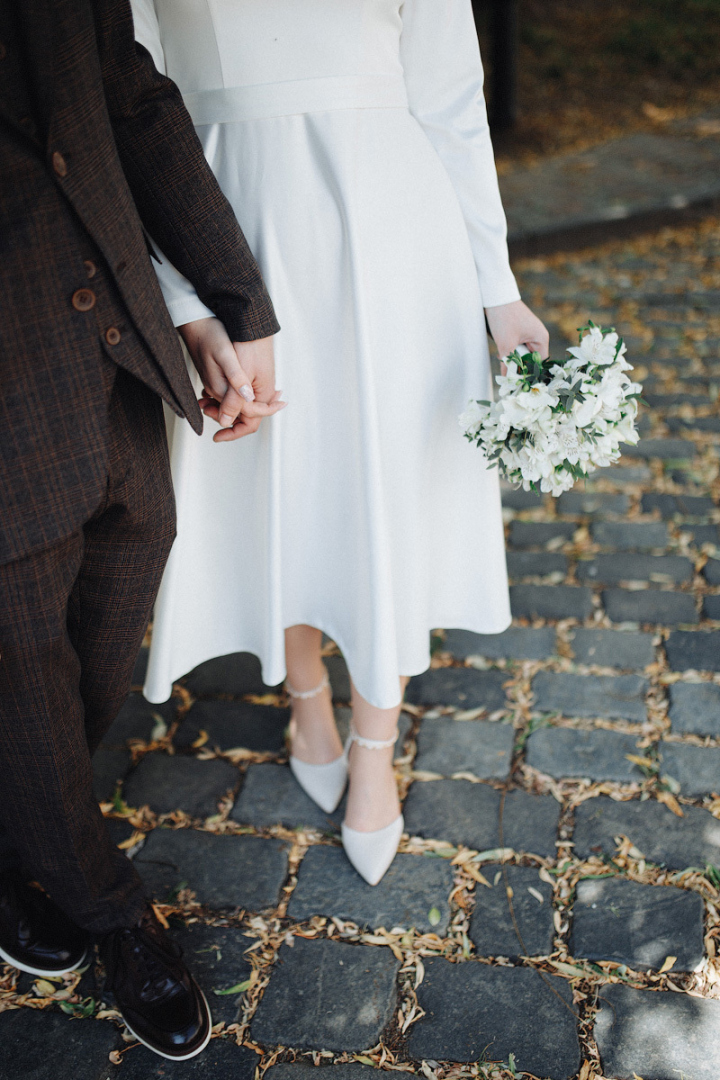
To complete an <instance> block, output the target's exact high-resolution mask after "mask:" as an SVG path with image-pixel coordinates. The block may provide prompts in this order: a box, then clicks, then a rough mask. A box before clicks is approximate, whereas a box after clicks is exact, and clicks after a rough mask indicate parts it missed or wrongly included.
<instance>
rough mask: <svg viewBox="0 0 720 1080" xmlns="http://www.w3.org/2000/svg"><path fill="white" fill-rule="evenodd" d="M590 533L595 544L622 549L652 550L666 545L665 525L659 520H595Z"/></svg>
mask: <svg viewBox="0 0 720 1080" xmlns="http://www.w3.org/2000/svg"><path fill="white" fill-rule="evenodd" d="M590 531H591V535H592V538H593V540H594V541H595V543H596V544H602V545H603V547H612V548H620V549H622V550H624V551H632V550H636V551H653V550H655V549H656V548H664V547H667V544H668V531H667V525H665V524H663V523H662V522H660V521H595V522H593V524H592V528H591V530H590Z"/></svg>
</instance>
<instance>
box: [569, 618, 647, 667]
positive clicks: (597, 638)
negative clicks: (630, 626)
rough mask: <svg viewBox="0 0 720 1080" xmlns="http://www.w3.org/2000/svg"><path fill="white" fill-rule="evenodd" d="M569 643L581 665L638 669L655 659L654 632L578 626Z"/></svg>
mask: <svg viewBox="0 0 720 1080" xmlns="http://www.w3.org/2000/svg"><path fill="white" fill-rule="evenodd" d="M570 644H571V646H572V650H573V653H574V654H575V659H576V660H577V661H579V663H581V664H597V665H598V667H617V668H627V669H636V668H644V667H646V666H647V665H648V664H651V663H652V662H653V660H654V659H655V649H654V647H653V636H652V634H640V633H634V632H632V631H629V630H589V629H588V630H585V629H583V628H582V627H578V628H577V629H576V630H573V631H572V634H571V641H570Z"/></svg>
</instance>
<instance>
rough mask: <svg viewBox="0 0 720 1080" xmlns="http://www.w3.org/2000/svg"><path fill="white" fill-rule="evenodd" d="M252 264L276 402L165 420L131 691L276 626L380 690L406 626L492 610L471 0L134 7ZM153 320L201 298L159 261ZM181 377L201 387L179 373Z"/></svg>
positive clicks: (483, 146) (419, 642)
mask: <svg viewBox="0 0 720 1080" xmlns="http://www.w3.org/2000/svg"><path fill="white" fill-rule="evenodd" d="M133 12H134V17H135V27H136V35H137V37H138V40H139V41H140V42H142V44H144V45H145V46H146V47H147V48H148V49H149V51H150V52H151V54H152V56H153V58H154V60H155V63H156V64H157V66H158V67H159V68H160V69H161V70H164V71H166V72H167V74H168V75H169V76H170V77H171V78H172V79H174V80H175V82H176V83H177V84H178V86H179V87H180V89H181V91H182V93H183V96H184V99H185V102H186V104H187V107H188V109H189V111H190V114H191V115H192V117H193V120H194V122H195V124H196V127H197V131H198V134H199V136H200V139H201V140H202V143H203V146H204V148H205V153H206V156H207V159H208V161H209V163H210V165H211V166H212V168H213V170H214V172H215V174H216V175H217V177H218V180H219V182H220V184H221V186H222V188H223V190H224V191H225V194H226V195H227V197H228V198H229V200H230V202H231V203H232V205H233V208H234V210H235V212H236V214H237V217H238V219H239V221H240V224H241V225H242V228H243V230H244V232H245V235H246V236H247V238H248V241H249V243H250V246H251V248H252V249H253V251H254V253H255V255H256V256H257V258H258V261H259V263H260V265H261V268H262V271H263V274H264V276H265V280H266V282H267V285H268V288H269V291H270V294H271V296H272V298H273V301H274V303H275V307H276V311H277V315H278V318H279V321H280V323H281V326H282V331H281V333H280V334H279V335H278V336H277V338H276V349H277V352H276V355H277V376H278V382H277V385H278V386H280V387H282V389H283V391H284V395H285V397H286V399H287V401H288V402H289V405H288V408H287V409H286V410H285V411H284V412H282V413H281V414H279V415H278V416H276V417H274V418H273V419H272V420H270V421H269V422H267V421H266V422H265V423H263V425H262V427H261V429H260V431H259V433H258V434H256V435H253V436H250V437H247V438H244V439H242V440H240V441H238V442H234V443H231V444H228V445H218V444H215V443H213V442H212V434H213V431H214V430H216V428H215V426H214V424H213V423H212V422H211V421H208V422H207V423H206V431H205V433H204V435H203V436H202V437H201V438H200V439H198V437H197V436H196V435H194V434H193V432H192V431H191V430H190V427H189V426H188V425H187V424H186V423H185V422H184V421H180V420H177V419H176V418H175V417H169V421H168V422H169V435H170V443H171V455H172V468H173V476H174V482H175V490H176V497H177V507H178V536H177V540H176V542H175V546H174V547H173V550H172V554H171V556H170V561H169V563H168V566H167V570H166V572H165V577H164V580H163V584H162V588H161V591H160V595H159V598H158V602H157V605H156V612H155V622H154V629H153V639H152V649H151V654H150V664H149V669H148V675H147V683H146V688H145V693H146V696H147V697H148V698H149V699H150V700H151V701H163V700H165V699H166V698H167V697H168V696H169V694H170V692H171V686H172V682H173V680H174V679H177V678H178V677H180V676H182V675H183V674H185V673H187V672H188V671H190V670H191V669H192V668H193V667H195V666H196V665H197V664H199V663H201V662H202V661H204V660H207V659H209V658H210V657H214V656H220V655H224V654H227V653H232V652H237V651H249V652H253V653H256V654H257V655H258V656H259V657H260V659H261V661H262V668H263V676H264V679H265V681H266V682H267V683H269V684H273V685H274V684H276V683H278V682H280V681H281V680H282V679H283V678H284V675H285V660H284V647H283V629H284V628H285V627H287V626H292V625H294V624H297V623H309V624H310V625H311V626H316V627H319V628H321V629H322V630H324V631H325V632H326V633H327V634H328V635H329V636H330V637H331V638H332V639H333V640H334V641H336V642H337V644H338V645H339V647H340V648H341V649H342V652H343V654H344V655H345V658H346V660H347V662H348V666H349V668H350V672H351V674H352V677H353V679H354V681H355V683H356V685H357V687H358V690H359V691H360V693H361V694H362V695H363V696H364V697H365V698H366V699H367V700H369V701H370V702H371V703H373V704H374V705H377V706H379V707H381V708H388V707H390V706H393V705H395V704H396V703H397V699H398V675H399V674H402V675H413V674H417V673H419V672H420V671H423V670H424V669H425V668H427V666H428V663H429V652H428V646H429V631H430V630H431V628H433V627H439V626H444V627H463V628H466V629H469V630H474V631H477V632H479V633H496V632H499V631H502V630H503V629H505V627H506V626H507V625H508V624H509V622H510V609H509V603H508V589H507V577H506V570H505V554H504V544H503V532H502V519H501V509H500V495H499V489H498V478H497V472H496V471H487V469H486V465H485V462H484V460H483V458H482V456H481V454H480V453H479V451H478V450H476V449H475V448H473V447H471V446H470V444H469V443H467V442H466V441H465V440H464V438H463V437H462V433H461V431H460V428H459V427H458V422H457V417H458V414H459V413H460V412H461V411H462V410H463V409H464V408H465V406H466V404H467V401H468V399H469V398H488V397H489V396H490V395H491V380H490V372H489V358H488V350H487V340H486V334H485V324H484V315H483V305H484V306H493V305H497V304H504V303H509V302H510V301H513V300H516V299H518V295H519V294H518V291H517V287H516V284H515V280H514V278H513V275H512V273H511V270H510V267H509V263H508V254H507V245H506V240H505V218H504V214H503V210H502V206H501V202H500V196H499V193H498V186H497V178H496V174H495V166H494V161H493V155H492V148H491V144H490V138H489V134H488V127H487V121H486V114H485V105H484V101H483V96H482V68H481V64H480V57H479V53H478V46H477V37H476V35H475V29H474V24H473V17H472V10H471V4H470V0H405V2H404V3H402V2H401V0H133ZM159 277H160V281H161V285H162V287H163V292H164V295H165V298H166V300H167V303H168V307H169V309H170V313H171V315H172V318H173V321H174V323H175V325H181V324H182V323H185V322H188V321H190V320H192V319H196V318H202V317H204V316H206V315H209V314H212V313H211V312H209V311H208V310H207V309H206V308H205V307H204V305H203V304H202V303H201V302H200V301H199V299H198V297H197V296H196V294H195V292H194V290H193V289H192V287H191V286H190V285H189V283H188V282H187V281H185V279H184V278H182V277H181V276H180V275H179V274H178V273H177V272H176V271H174V269H173V268H172V267H171V266H169V265H168V264H167V262H164V264H163V266H162V267H161V268H160V269H159ZM196 386H198V388H199V384H198V382H197V379H196Z"/></svg>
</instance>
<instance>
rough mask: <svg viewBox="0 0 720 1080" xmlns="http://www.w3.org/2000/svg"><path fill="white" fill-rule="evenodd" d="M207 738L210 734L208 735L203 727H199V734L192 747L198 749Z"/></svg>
mask: <svg viewBox="0 0 720 1080" xmlns="http://www.w3.org/2000/svg"><path fill="white" fill-rule="evenodd" d="M209 738H210V736H209V735H208V733H207V731H206V730H205V728H200V734H199V735H198V737H197V739H196V740H195V742H194V743H193V749H194V750H198V749H199V748H200V747H201V746H204V745H205V743H206V742H207V741H208V739H209Z"/></svg>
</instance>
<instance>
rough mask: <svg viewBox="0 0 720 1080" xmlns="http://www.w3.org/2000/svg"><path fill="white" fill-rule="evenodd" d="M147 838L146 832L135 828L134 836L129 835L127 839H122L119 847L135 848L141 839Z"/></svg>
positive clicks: (125, 848) (122, 848) (124, 849)
mask: <svg viewBox="0 0 720 1080" xmlns="http://www.w3.org/2000/svg"><path fill="white" fill-rule="evenodd" d="M144 838H145V833H144V832H140V830H139V829H135V831H134V833H133V834H132V836H128V838H127V840H121V841H120V843H119V844H118V847H119V848H120V850H121V851H129V850H130V848H134V847H135V845H136V844H139V843H140V841H141V840H143V839H144Z"/></svg>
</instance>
